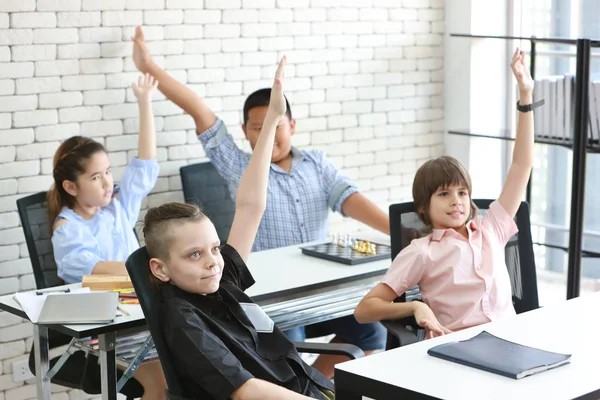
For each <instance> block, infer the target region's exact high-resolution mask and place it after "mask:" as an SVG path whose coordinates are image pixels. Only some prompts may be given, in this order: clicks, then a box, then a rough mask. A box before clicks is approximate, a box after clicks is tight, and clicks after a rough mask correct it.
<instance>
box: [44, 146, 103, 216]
mask: <svg viewBox="0 0 600 400" xmlns="http://www.w3.org/2000/svg"><path fill="white" fill-rule="evenodd" d="M101 151H102V152H105V153H106V149H105V148H104V146H103V145H102V144H101V143H98V142H96V141H95V140H92V139H89V138H86V137H83V136H73V137H70V138H69V139H67V140H65V141H64V142H62V143H61V145H60V146H59V147H58V150H56V153H55V154H54V160H53V170H52V176H53V177H54V184H53V185H52V187H51V188H50V190H48V194H47V200H48V214H49V217H50V227H52V225H54V220H55V219H56V217H57V216H58V214H59V213H60V210H61V209H62V208H63V207H69V208H73V207H74V206H75V197H73V196H71V195H70V194H69V193H67V191H66V190H65V188H64V187H63V182H64V181H71V182H77V178H78V177H79V175H81V174H83V173H85V169H86V162H87V161H88V160H89V159H90V158H91V157H92V156H93V155H94V154H96V153H98V152H101Z"/></svg>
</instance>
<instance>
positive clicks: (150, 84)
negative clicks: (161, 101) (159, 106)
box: [131, 73, 158, 102]
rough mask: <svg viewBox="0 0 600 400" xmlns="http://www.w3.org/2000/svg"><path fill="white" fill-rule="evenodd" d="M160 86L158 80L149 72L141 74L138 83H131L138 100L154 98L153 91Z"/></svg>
mask: <svg viewBox="0 0 600 400" xmlns="http://www.w3.org/2000/svg"><path fill="white" fill-rule="evenodd" d="M157 87H158V81H156V80H154V77H153V76H152V75H150V74H148V73H146V74H145V75H143V76H140V77H139V79H138V81H137V84H136V83H135V82H134V83H132V84H131V89H132V90H133V94H135V97H137V99H138V101H139V102H141V101H150V100H151V99H152V92H153V91H154V89H156V88H157Z"/></svg>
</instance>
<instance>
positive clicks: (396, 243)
mask: <svg viewBox="0 0 600 400" xmlns="http://www.w3.org/2000/svg"><path fill="white" fill-rule="evenodd" d="M493 201H494V200H482V199H475V200H474V202H475V204H476V205H477V207H478V208H479V214H483V213H485V211H487V209H488V208H489V207H490V204H491V203H492V202H493ZM389 214H390V241H391V246H392V260H393V259H394V258H396V256H397V255H398V253H400V251H401V250H402V249H403V248H405V247H406V246H408V245H409V244H410V242H411V241H412V240H413V239H415V238H418V237H422V236H425V235H427V234H428V232H427V231H426V230H425V226H424V225H423V222H421V220H420V219H419V218H418V216H417V213H416V212H415V210H414V204H413V202H407V203H399V204H392V205H391V206H390V213H389ZM515 222H516V224H517V227H518V228H519V232H518V233H517V234H516V235H514V236H513V237H511V238H510V240H509V241H508V243H507V244H506V247H505V250H504V251H505V258H506V266H507V268H508V274H509V276H510V281H511V286H512V295H513V304H514V307H515V310H516V312H517V313H522V312H525V311H531V310H534V309H536V308H538V307H539V302H538V293H537V277H536V271H535V259H534V255H533V242H532V239H531V223H530V221H529V205H528V204H527V203H526V202H521V205H520V207H519V210H518V211H517V214H516V215H515ZM415 296H418V291H417V288H413V289H412V291H410V292H408V291H407V294H406V297H405V298H403V299H401V300H402V301H403V300H406V299H408V300H411V299H412V298H414V297H415Z"/></svg>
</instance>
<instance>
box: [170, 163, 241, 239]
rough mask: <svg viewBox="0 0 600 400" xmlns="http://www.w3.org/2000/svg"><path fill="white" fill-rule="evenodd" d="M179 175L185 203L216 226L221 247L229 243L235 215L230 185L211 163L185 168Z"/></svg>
mask: <svg viewBox="0 0 600 400" xmlns="http://www.w3.org/2000/svg"><path fill="white" fill-rule="evenodd" d="M179 172H180V175H181V184H182V189H183V196H184V198H185V201H186V203H193V204H196V205H197V206H198V207H200V209H201V210H202V212H203V213H204V214H206V215H207V216H208V217H209V218H210V220H211V221H212V223H213V224H214V225H215V228H216V229H217V234H218V235H219V239H220V240H221V243H225V242H227V238H228V236H229V231H230V229H231V223H232V222H233V216H234V213H235V202H234V201H233V199H232V198H231V195H230V192H229V187H228V186H227V182H226V181H225V180H224V179H223V178H222V177H221V175H219V173H218V172H217V170H216V169H215V167H214V166H213V165H212V163H210V162H203V163H198V164H192V165H186V166H184V167H181V169H180V170H179Z"/></svg>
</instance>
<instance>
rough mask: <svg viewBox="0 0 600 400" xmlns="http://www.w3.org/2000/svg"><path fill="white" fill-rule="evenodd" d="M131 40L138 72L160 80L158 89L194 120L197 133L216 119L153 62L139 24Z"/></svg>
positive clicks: (199, 99) (204, 105)
mask: <svg viewBox="0 0 600 400" xmlns="http://www.w3.org/2000/svg"><path fill="white" fill-rule="evenodd" d="M131 40H133V62H134V63H135V66H136V67H137V69H138V70H140V72H143V73H144V74H146V73H149V74H150V75H152V76H153V77H154V78H155V79H156V80H157V81H159V82H160V85H158V90H160V91H161V92H162V93H163V94H164V95H165V96H166V97H167V98H168V99H169V100H171V101H172V102H173V103H175V104H177V105H178V106H179V107H181V108H182V109H183V111H185V112H186V113H188V114H190V115H191V116H192V118H194V121H195V122H196V130H197V131H198V133H202V132H204V131H206V130H207V129H208V128H210V127H211V126H213V125H214V124H215V122H216V121H217V116H216V115H215V113H213V112H212V110H211V109H210V108H208V106H207V105H206V103H205V102H204V101H203V100H202V99H201V98H200V97H199V96H198V95H197V94H196V92H194V91H193V90H192V89H190V88H188V87H187V86H185V85H183V84H182V83H180V82H179V81H177V79H175V78H173V77H172V76H170V75H169V74H168V73H166V72H165V71H164V70H163V69H162V68H160V67H159V66H158V65H156V64H155V63H154V61H153V60H152V56H151V55H150V51H148V47H147V46H146V42H145V41H144V31H143V30H142V27H141V26H138V27H137V28H136V29H135V36H134V37H132V38H131Z"/></svg>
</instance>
